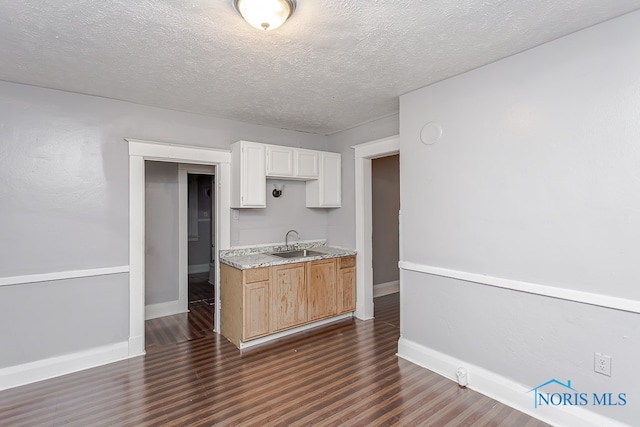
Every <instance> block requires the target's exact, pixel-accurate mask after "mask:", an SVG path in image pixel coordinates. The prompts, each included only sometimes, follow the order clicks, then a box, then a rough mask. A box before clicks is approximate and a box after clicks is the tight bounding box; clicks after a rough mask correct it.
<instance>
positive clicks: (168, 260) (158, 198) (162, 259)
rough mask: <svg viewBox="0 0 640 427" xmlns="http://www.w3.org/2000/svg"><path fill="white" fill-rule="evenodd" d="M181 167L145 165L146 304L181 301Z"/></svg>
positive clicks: (155, 164)
mask: <svg viewBox="0 0 640 427" xmlns="http://www.w3.org/2000/svg"><path fill="white" fill-rule="evenodd" d="M177 206H178V165H177V164H176V163H164V162H149V161H148V162H145V248H146V252H145V304H146V305H149V304H158V303H163V302H168V301H175V300H177V299H178V256H177V253H178V247H179V242H178V209H177Z"/></svg>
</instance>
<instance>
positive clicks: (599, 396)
mask: <svg viewBox="0 0 640 427" xmlns="http://www.w3.org/2000/svg"><path fill="white" fill-rule="evenodd" d="M527 393H533V396H534V399H533V407H534V408H537V407H539V406H589V405H591V406H624V405H626V404H627V394H626V393H609V392H605V393H593V392H592V393H586V392H580V391H578V390H576V389H575V388H573V387H572V386H571V380H567V383H566V384H565V383H563V382H561V381H558V380H556V379H555V378H554V379H551V380H549V381H547V382H546V383H544V384H540V385H539V386H537V387H534V388H532V389H531V390H529V391H528V392H527Z"/></svg>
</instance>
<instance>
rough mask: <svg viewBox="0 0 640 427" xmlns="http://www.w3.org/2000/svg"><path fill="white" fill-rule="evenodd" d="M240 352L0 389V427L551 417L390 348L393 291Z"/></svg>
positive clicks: (190, 348)
mask: <svg viewBox="0 0 640 427" xmlns="http://www.w3.org/2000/svg"><path fill="white" fill-rule="evenodd" d="M375 308H376V319H375V320H373V321H367V322H362V321H358V320H345V321H341V322H338V323H334V324H331V325H327V326H325V327H321V328H318V329H316V330H312V331H308V332H306V333H302V334H298V335H295V336H292V337H288V338H286V339H283V340H280V341H278V342H276V343H271V344H267V345H264V346H261V347H259V348H255V349H250V350H244V351H239V350H237V349H236V348H235V347H234V346H233V345H232V344H231V343H229V342H228V341H226V339H224V338H223V337H221V336H219V335H216V334H205V335H203V336H199V337H195V338H193V339H191V340H188V341H181V342H173V343H169V344H166V345H161V344H157V345H155V346H154V348H153V351H149V352H148V353H147V355H146V356H144V357H137V358H134V359H131V360H128V361H122V362H117V363H112V364H110V365H107V366H103V367H99V368H94V369H90V370H86V371H83V372H78V373H75V374H71V375H66V376H64V377H59V378H55V379H52V380H47V381H42V382H39V383H36V384H31V385H27V386H23V387H19V388H15V389H12V390H7V391H4V392H0V425H2V426H5V425H6V426H30V427H31V426H83V427H84V426H217V425H220V426H529V427H538V426H544V425H546V424H544V423H542V422H539V421H537V420H535V419H532V418H530V417H528V416H527V415H525V414H522V413H520V412H518V411H515V410H513V409H511V408H509V407H506V406H504V405H502V404H500V403H498V402H496V401H494V400H491V399H489V398H487V397H485V396H482V395H480V394H478V393H475V392H473V391H471V390H468V389H461V388H459V387H458V386H457V384H455V383H454V382H452V381H450V380H447V379H445V378H443V377H440V376H439V375H436V374H434V373H432V372H430V371H428V370H426V369H423V368H420V367H418V366H416V365H413V364H412V363H409V362H407V361H404V360H402V359H399V358H398V357H397V356H395V353H396V351H397V340H398V337H399V328H398V325H399V308H398V295H397V294H395V295H388V296H385V297H381V298H376V301H375Z"/></svg>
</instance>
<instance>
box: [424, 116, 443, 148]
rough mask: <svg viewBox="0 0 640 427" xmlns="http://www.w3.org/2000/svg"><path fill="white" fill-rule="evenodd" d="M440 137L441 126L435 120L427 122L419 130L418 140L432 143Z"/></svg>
mask: <svg viewBox="0 0 640 427" xmlns="http://www.w3.org/2000/svg"><path fill="white" fill-rule="evenodd" d="M441 137H442V126H440V125H439V124H438V123H436V122H429V123H426V124H425V125H424V126H422V130H420V141H422V143H423V144H425V145H433V144H435V143H436V142H438V140H439V139H440V138H441Z"/></svg>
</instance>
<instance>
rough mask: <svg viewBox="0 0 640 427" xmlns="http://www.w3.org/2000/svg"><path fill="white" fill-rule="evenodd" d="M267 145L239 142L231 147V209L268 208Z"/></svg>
mask: <svg viewBox="0 0 640 427" xmlns="http://www.w3.org/2000/svg"><path fill="white" fill-rule="evenodd" d="M265 163H266V162H265V145H264V144H259V143H257V142H248V141H238V142H236V143H234V144H232V145H231V207H232V208H265V207H267V199H266V198H267V177H266V171H265Z"/></svg>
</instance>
